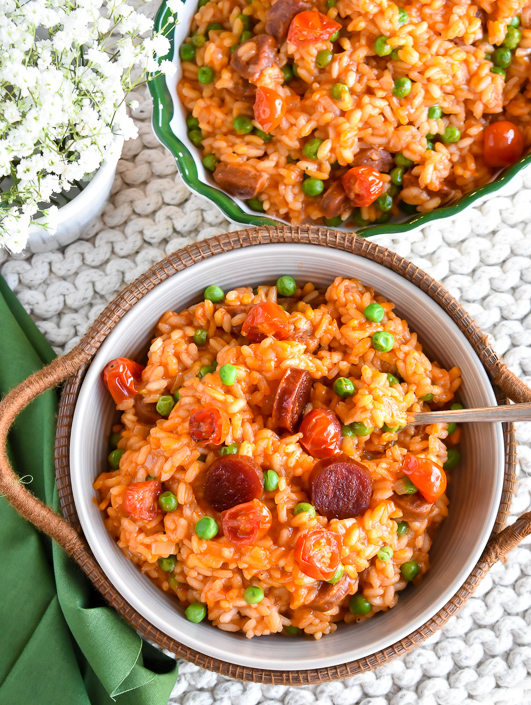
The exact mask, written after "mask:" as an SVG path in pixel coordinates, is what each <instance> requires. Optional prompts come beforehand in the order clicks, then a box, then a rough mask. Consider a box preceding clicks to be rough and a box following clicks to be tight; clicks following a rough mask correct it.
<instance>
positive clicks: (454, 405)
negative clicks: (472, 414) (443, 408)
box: [450, 402, 465, 411]
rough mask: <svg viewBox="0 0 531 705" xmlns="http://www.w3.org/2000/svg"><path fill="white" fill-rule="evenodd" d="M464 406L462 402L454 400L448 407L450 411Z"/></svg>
mask: <svg viewBox="0 0 531 705" xmlns="http://www.w3.org/2000/svg"><path fill="white" fill-rule="evenodd" d="M464 408H465V407H464V406H463V405H462V404H459V402H456V403H455V404H451V405H450V409H451V410H452V411H459V409H464Z"/></svg>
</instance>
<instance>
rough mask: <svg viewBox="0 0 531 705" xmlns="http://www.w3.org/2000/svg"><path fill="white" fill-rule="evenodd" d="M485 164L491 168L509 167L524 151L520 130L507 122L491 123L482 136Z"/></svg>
mask: <svg viewBox="0 0 531 705" xmlns="http://www.w3.org/2000/svg"><path fill="white" fill-rule="evenodd" d="M483 151H484V155H485V164H486V165H487V166H491V167H500V166H510V165H511V164H514V163H515V162H517V161H518V160H519V159H520V157H521V156H522V154H523V151H524V136H523V134H522V130H521V129H520V128H519V127H518V126H517V125H515V124H514V123H512V122H509V120H500V122H493V123H492V125H489V126H488V127H487V129H486V130H485V133H484V136H483Z"/></svg>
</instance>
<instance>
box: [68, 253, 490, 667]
mask: <svg viewBox="0 0 531 705" xmlns="http://www.w3.org/2000/svg"><path fill="white" fill-rule="evenodd" d="M282 274H291V275H292V276H293V277H295V278H296V279H298V280H299V281H300V280H302V281H312V282H314V283H315V284H317V285H319V286H327V285H329V284H330V283H331V282H332V281H333V279H334V278H335V277H336V276H337V275H342V276H346V277H356V278H358V279H359V280H360V281H361V282H363V283H364V284H367V285H369V286H373V287H375V288H376V290H377V291H378V292H379V293H381V294H382V295H384V296H386V297H387V298H388V299H389V300H391V301H393V302H394V303H395V304H396V306H397V310H398V312H399V313H400V314H401V315H402V316H403V317H404V318H405V319H406V320H407V321H408V322H409V324H410V326H411V328H412V329H413V330H414V331H416V332H417V333H418V334H419V337H420V340H421V342H422V343H423V344H424V346H425V349H426V351H427V353H428V355H430V356H431V357H432V359H436V360H438V361H439V362H440V363H441V364H442V365H444V366H445V367H451V366H454V365H457V366H459V367H460V368H461V371H462V375H463V388H462V397H463V400H464V403H465V405H466V406H476V407H479V406H491V405H495V404H496V398H495V395H494V392H493V390H492V387H491V385H490V382H489V380H488V378H487V375H486V373H485V371H484V369H483V366H482V365H481V363H480V361H479V359H478V357H477V356H476V354H475V352H474V350H473V349H472V347H471V345H470V344H469V343H468V341H467V340H466V338H465V336H464V335H463V334H462V333H461V332H460V331H459V330H458V328H457V326H456V325H455V323H454V322H453V321H452V320H451V319H450V318H449V316H448V315H447V314H446V313H445V312H444V311H443V310H442V308H440V307H439V306H438V305H437V304H436V303H435V302H434V301H432V300H431V299H430V298H429V297H428V296H427V295H426V294H424V293H423V292H422V291H421V290H420V289H418V288H417V287H416V286H414V285H413V284H411V283H410V282H408V281H407V280H405V279H403V278H402V277H400V276H399V275H398V274H395V273H394V272H392V271H390V270H389V269H387V268H385V267H383V266H381V265H379V264H376V263H374V262H372V261H370V260H367V259H364V258H362V257H358V256H356V255H353V254H349V253H346V252H343V251H339V250H335V249H329V248H324V247H319V246H314V245H301V244H268V245H260V246H254V247H247V248H244V249H241V250H235V251H231V252H227V253H224V254H220V255H217V256H215V257H212V258H209V259H206V260H204V261H201V262H199V263H197V264H195V265H193V266H191V267H189V268H188V269H186V270H184V271H182V272H180V273H179V274H176V275H174V276H173V277H170V278H169V279H168V280H166V281H165V282H163V283H162V284H160V285H158V286H157V287H155V289H154V290H153V291H151V292H150V293H149V294H147V295H146V296H145V297H144V298H143V299H141V300H140V301H139V302H138V303H137V304H136V305H135V306H133V308H132V309H131V310H130V311H129V312H128V313H127V314H125V316H124V318H123V319H122V320H121V321H120V323H118V325H117V326H116V328H115V329H114V330H113V331H112V333H111V334H110V335H109V336H108V338H107V340H106V341H105V342H104V343H103V345H102V346H101V348H100V350H99V352H98V354H97V355H96V356H95V358H94V360H93V362H92V364H91V365H90V367H89V370H88V372H87V374H86V377H85V379H84V381H83V383H82V386H81V390H80V394H79V398H78V401H77V404H76V408H75V412H74V418H73V425H72V435H71V450H70V467H71V478H72V489H73V494H74V500H75V505H76V508H77V512H78V515H79V519H80V521H81V526H82V528H83V531H84V534H85V536H86V538H87V541H88V543H89V545H90V548H91V549H92V551H93V553H94V555H95V557H96V560H97V561H98V563H99V564H100V566H101V567H102V569H103V570H104V572H105V573H106V574H107V576H108V578H109V579H110V581H111V582H112V583H113V585H114V586H115V588H116V589H117V590H118V591H119V592H120V593H121V594H122V596H123V597H124V598H125V599H126V600H127V601H128V602H129V603H130V604H131V605H132V606H133V607H134V608H135V609H136V610H137V611H138V612H139V613H140V614H142V615H143V616H144V617H145V618H146V619H148V620H149V621H150V622H151V623H152V624H153V625H154V626H156V627H158V628H159V629H161V630H162V631H163V632H165V633H166V634H168V635H169V636H171V637H173V638H175V639H176V640H178V641H180V642H181V643H183V644H185V645H187V646H189V647H191V648H193V649H196V650H197V651H199V652H201V653H204V654H207V655H209V656H212V657H215V658H218V659H221V660H224V661H229V662H231V663H235V664H239V665H243V666H251V667H255V668H261V669H272V670H282V671H286V670H300V669H311V668H323V667H327V666H333V665H337V664H341V663H345V662H348V661H352V660H355V659H358V658H361V657H363V656H367V655H369V654H372V653H374V652H376V651H379V650H381V649H383V648H385V647H387V646H389V645H391V644H393V643H395V642H396V641H398V640H400V639H402V638H404V637H405V636H407V635H408V634H411V633H412V632H413V631H415V630H416V629H417V628H418V627H419V626H421V625H422V624H423V623H424V622H426V621H427V620H428V619H430V618H431V617H432V616H433V615H434V614H435V613H436V612H437V611H438V610H439V609H440V608H441V607H442V606H443V605H444V604H445V603H446V602H447V601H448V600H450V599H451V597H452V596H453V595H454V593H455V592H456V591H457V590H458V588H459V587H460V586H461V585H462V584H463V583H464V582H465V580H466V578H467V576H468V575H469V574H470V572H471V571H472V569H473V567H474V565H475V564H476V562H477V561H478V559H479V557H480V554H481V552H482V550H483V548H484V546H485V544H486V542H487V539H488V537H489V535H490V533H491V530H492V527H493V525H494V522H495V518H496V514H497V511H498V507H499V503H500V497H501V492H502V485H503V474H504V449H503V437H502V430H501V426H500V425H499V424H497V425H495V424H468V425H467V426H466V429H465V432H464V433H463V441H462V451H463V462H462V465H461V467H460V468H459V469H458V470H456V471H454V473H453V474H452V480H451V483H450V487H449V493H448V494H449V498H450V514H449V517H448V518H447V519H446V521H444V522H443V524H442V527H441V530H440V532H439V533H438V535H437V537H436V540H435V543H434V545H433V547H432V551H431V554H430V558H431V562H432V567H431V569H430V571H429V572H428V573H427V575H426V577H425V578H424V580H423V581H422V583H421V584H420V585H418V586H409V587H408V589H407V590H406V591H405V592H404V593H403V594H402V596H401V597H400V598H399V600H398V604H397V606H396V607H395V608H394V609H392V610H389V611H388V612H386V613H382V614H379V615H377V616H375V617H374V618H373V619H370V620H368V621H367V622H364V623H363V624H360V625H350V626H348V625H345V624H341V625H340V626H339V628H338V630H337V631H336V632H335V633H334V634H330V635H328V636H325V637H323V638H322V639H321V640H319V641H315V640H313V639H311V638H307V637H301V638H294V637H286V636H285V635H280V634H278V635H273V636H264V637H256V638H254V639H252V640H248V639H246V638H245V637H244V636H241V635H239V634H232V633H227V632H223V631H220V630H219V629H216V628H215V627H213V626H211V625H210V624H209V623H208V622H207V621H205V622H202V623H201V624H192V623H191V622H188V621H187V620H186V619H185V617H184V610H183V608H182V606H181V605H180V604H178V603H177V602H176V600H174V599H171V598H170V597H169V596H167V595H166V594H165V593H163V591H161V590H159V589H158V588H156V587H155V586H154V585H152V583H151V582H150V581H149V580H148V578H146V577H145V576H143V575H141V573H140V572H139V571H138V569H137V568H136V567H135V566H134V565H133V564H132V563H131V562H130V561H128V560H127V559H126V558H125V556H124V555H123V554H122V552H121V551H120V549H119V548H118V547H117V545H116V543H115V542H114V540H113V539H112V538H111V536H110V535H109V534H108V533H107V531H106V529H105V527H104V524H103V519H102V515H101V513H100V512H99V510H98V508H97V507H96V505H95V504H94V503H93V501H92V500H93V498H94V496H95V492H94V490H93V489H92V482H93V481H94V479H95V478H96V476H97V475H98V474H99V473H100V472H101V471H102V469H104V468H105V467H106V455H107V443H106V438H108V435H109V432H110V427H111V425H112V423H113V419H114V418H115V411H114V406H113V403H112V400H111V398H110V396H109V394H108V393H107V391H106V390H105V388H104V385H103V382H102V378H101V373H102V370H103V368H104V367H105V365H106V363H107V362H109V360H112V359H113V358H116V357H120V356H125V357H132V358H136V359H141V358H142V356H143V355H145V352H146V350H147V347H148V344H149V341H150V340H151V338H152V333H153V328H154V326H155V324H156V322H157V320H158V318H159V317H160V316H161V314H162V313H163V312H164V311H166V310H170V309H171V310H174V311H179V310H181V309H182V308H184V307H186V306H188V305H190V304H191V303H192V302H195V301H197V300H198V298H199V297H200V295H201V293H202V292H203V290H204V289H205V287H206V286H207V285H209V284H218V285H219V286H221V287H222V288H223V289H224V290H225V291H228V290H230V289H231V288H234V287H236V286H243V285H249V286H256V285H258V284H260V283H273V282H274V281H275V280H276V279H277V277H278V276H279V275H282Z"/></svg>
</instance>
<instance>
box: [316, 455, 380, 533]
mask: <svg viewBox="0 0 531 705" xmlns="http://www.w3.org/2000/svg"><path fill="white" fill-rule="evenodd" d="M310 494H311V499H312V504H313V506H314V507H315V508H316V510H317V511H318V512H319V514H322V515H323V516H325V517H326V518H327V519H349V518H351V517H357V516H360V515H361V514H364V513H365V512H366V511H367V509H368V508H369V504H370V501H371V497H372V477H371V474H370V472H369V470H368V469H367V468H366V467H365V465H362V464H361V463H358V462H357V461H355V460H353V459H352V458H349V457H348V456H347V455H339V456H336V457H335V458H326V459H323V460H319V462H317V463H316V464H315V465H314V468H313V470H312V472H311V475H310Z"/></svg>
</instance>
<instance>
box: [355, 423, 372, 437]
mask: <svg viewBox="0 0 531 705" xmlns="http://www.w3.org/2000/svg"><path fill="white" fill-rule="evenodd" d="M350 427H351V428H352V430H353V431H354V433H355V434H356V436H362V437H363V436H370V435H371V433H372V432H373V429H372V428H368V427H367V426H366V425H365V424H364V423H362V422H361V421H354V423H351V424H350Z"/></svg>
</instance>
